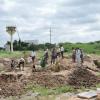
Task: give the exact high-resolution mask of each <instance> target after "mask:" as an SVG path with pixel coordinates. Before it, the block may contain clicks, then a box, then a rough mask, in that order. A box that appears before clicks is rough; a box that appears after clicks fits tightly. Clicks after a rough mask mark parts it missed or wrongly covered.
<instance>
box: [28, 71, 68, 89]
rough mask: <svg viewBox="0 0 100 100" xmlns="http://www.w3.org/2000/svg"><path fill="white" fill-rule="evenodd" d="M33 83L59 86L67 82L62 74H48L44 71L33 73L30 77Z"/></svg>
mask: <svg viewBox="0 0 100 100" xmlns="http://www.w3.org/2000/svg"><path fill="white" fill-rule="evenodd" d="M30 79H31V80H32V82H33V84H38V85H40V86H43V87H48V88H50V87H59V86H63V85H66V84H67V80H66V77H64V76H62V75H49V73H48V74H46V73H43V72H41V73H36V72H35V73H34V74H33V75H32V77H31V78H30Z"/></svg>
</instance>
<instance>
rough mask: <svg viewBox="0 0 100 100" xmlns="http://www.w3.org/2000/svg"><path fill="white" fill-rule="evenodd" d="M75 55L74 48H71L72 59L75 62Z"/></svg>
mask: <svg viewBox="0 0 100 100" xmlns="http://www.w3.org/2000/svg"><path fill="white" fill-rule="evenodd" d="M75 55H76V52H75V48H72V61H73V62H74V63H75V59H76V58H75Z"/></svg>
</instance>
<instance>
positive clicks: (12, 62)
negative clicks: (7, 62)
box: [11, 60, 15, 70]
mask: <svg viewBox="0 0 100 100" xmlns="http://www.w3.org/2000/svg"><path fill="white" fill-rule="evenodd" d="M14 68H15V61H14V60H11V70H14Z"/></svg>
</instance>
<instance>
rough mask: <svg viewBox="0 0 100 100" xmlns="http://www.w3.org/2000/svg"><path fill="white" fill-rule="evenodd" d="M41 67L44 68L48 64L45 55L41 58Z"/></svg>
mask: <svg viewBox="0 0 100 100" xmlns="http://www.w3.org/2000/svg"><path fill="white" fill-rule="evenodd" d="M40 65H41V67H42V68H44V67H45V66H46V62H45V59H44V57H43V58H42V59H41V64H40Z"/></svg>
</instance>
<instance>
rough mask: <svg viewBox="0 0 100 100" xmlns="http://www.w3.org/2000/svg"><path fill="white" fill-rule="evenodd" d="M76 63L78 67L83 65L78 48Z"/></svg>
mask: <svg viewBox="0 0 100 100" xmlns="http://www.w3.org/2000/svg"><path fill="white" fill-rule="evenodd" d="M75 54H76V56H75V58H76V63H77V66H78V67H80V65H81V50H80V49H79V48H76V53H75Z"/></svg>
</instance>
